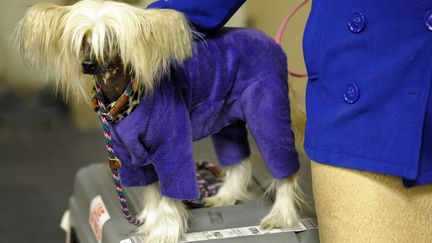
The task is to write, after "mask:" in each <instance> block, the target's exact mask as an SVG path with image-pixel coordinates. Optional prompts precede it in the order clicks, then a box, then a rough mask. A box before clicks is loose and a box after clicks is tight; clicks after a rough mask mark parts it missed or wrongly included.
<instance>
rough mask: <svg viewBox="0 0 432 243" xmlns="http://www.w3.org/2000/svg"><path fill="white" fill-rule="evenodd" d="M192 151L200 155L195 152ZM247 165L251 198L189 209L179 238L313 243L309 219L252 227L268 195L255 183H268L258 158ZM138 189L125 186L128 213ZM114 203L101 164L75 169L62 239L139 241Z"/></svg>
mask: <svg viewBox="0 0 432 243" xmlns="http://www.w3.org/2000/svg"><path fill="white" fill-rule="evenodd" d="M199 146H201V145H199ZM205 147H206V146H205ZM199 151H203V150H199ZM207 151H208V149H207ZM197 154H198V155H197ZM196 156H197V157H198V158H203V157H200V154H199V152H198V153H196ZM205 157H206V156H204V158H205ZM205 159H208V156H207V158H205ZM254 160H256V159H253V161H254ZM210 161H215V158H214V157H213V158H212V157H211V158H210ZM253 169H254V170H253V171H254V173H253V178H254V181H253V186H251V190H252V193H253V195H254V199H253V200H250V201H246V202H240V203H239V204H237V205H234V206H226V207H215V208H198V209H190V210H189V212H190V214H191V220H190V223H189V232H188V234H186V236H185V239H184V240H183V242H199V243H213V242H214V243H228V242H230V243H231V242H232V243H237V242H238V243H240V242H247V243H261V242H272V243H319V239H318V230H317V226H316V220H315V219H302V221H301V222H302V223H301V224H299V225H297V226H295V227H293V228H291V229H282V230H273V231H264V230H261V229H260V228H259V227H258V225H259V222H260V220H261V219H262V217H264V216H265V215H266V214H267V212H268V211H269V210H270V208H271V205H272V200H271V199H270V198H268V197H264V196H263V195H264V190H263V189H262V187H261V186H260V185H264V184H265V182H268V177H267V175H265V174H264V172H263V171H265V169H264V167H262V164H261V163H253ZM140 190H142V189H141V188H139V187H136V188H125V192H126V197H127V199H128V203H129V209H130V210H131V213H132V215H134V216H135V215H136V214H137V212H138V211H139V210H140V209H141V204H140V202H139V199H138V198H139V195H141V194H140ZM144 203H145V202H144ZM119 205H120V204H119V202H118V198H117V195H116V192H115V189H114V186H113V183H112V179H111V174H110V171H109V168H108V165H107V164H105V163H101V164H91V165H89V166H86V167H84V168H82V169H81V170H79V172H78V173H77V175H76V178H75V183H74V191H73V195H72V196H71V198H70V200H69V210H67V211H66V213H65V215H64V217H63V220H62V228H63V229H64V230H65V231H66V232H67V236H66V241H67V242H69V243H101V242H102V243H140V242H143V241H142V238H141V236H138V235H135V234H134V230H135V228H136V226H133V225H131V224H129V223H128V222H127V221H126V220H124V219H123V215H122V213H121V210H120V208H119ZM290 230H295V231H297V232H294V231H290Z"/></svg>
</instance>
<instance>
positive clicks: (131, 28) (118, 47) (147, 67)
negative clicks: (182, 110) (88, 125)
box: [15, 0, 192, 98]
mask: <svg viewBox="0 0 432 243" xmlns="http://www.w3.org/2000/svg"><path fill="white" fill-rule="evenodd" d="M15 35H16V37H17V43H18V45H19V49H20V52H21V55H22V56H23V58H24V60H25V61H26V62H27V63H28V64H30V65H32V66H35V67H38V68H43V69H45V70H46V72H47V74H48V75H49V76H50V79H51V80H53V81H55V82H56V84H57V86H58V87H60V88H61V89H62V90H63V91H64V93H65V94H66V97H72V98H82V97H86V98H88V97H87V96H88V87H89V84H91V83H92V82H90V81H89V78H91V76H88V75H84V74H83V67H82V64H83V61H85V59H86V58H91V59H94V60H95V61H96V62H97V63H99V64H100V65H102V66H106V65H107V64H109V63H110V62H112V61H113V60H115V59H120V60H121V62H122V67H123V68H124V71H125V72H130V73H131V74H132V75H133V76H134V79H135V81H136V83H137V84H138V86H139V87H141V88H142V89H143V90H144V91H145V92H151V91H152V90H153V88H154V86H155V82H157V81H158V80H159V79H160V78H161V77H162V76H163V75H165V74H167V73H168V72H169V68H170V65H172V64H173V63H182V62H183V61H184V60H186V59H187V58H188V57H189V56H190V55H191V53H192V44H191V43H192V34H191V30H190V27H189V24H188V22H187V20H186V18H185V17H184V16H183V15H182V14H181V13H179V12H177V11H174V10H162V9H140V8H138V7H134V6H131V5H128V4H125V3H119V2H112V1H100V0H83V1H80V2H78V3H76V4H74V5H70V6H58V5H55V4H48V3H41V4H36V5H34V6H33V7H31V8H30V9H29V10H28V11H27V12H26V14H25V16H24V18H23V19H22V20H21V21H20V22H19V24H18V26H17V28H16V34H15ZM86 46H87V49H89V51H90V55H88V54H86V53H85V51H84V49H85V47H86Z"/></svg>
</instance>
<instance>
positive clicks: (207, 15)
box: [148, 0, 246, 33]
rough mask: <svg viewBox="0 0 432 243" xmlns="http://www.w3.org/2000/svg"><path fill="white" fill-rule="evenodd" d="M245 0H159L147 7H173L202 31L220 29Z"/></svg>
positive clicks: (209, 31) (208, 31)
mask: <svg viewBox="0 0 432 243" xmlns="http://www.w3.org/2000/svg"><path fill="white" fill-rule="evenodd" d="M245 1H246V0H159V1H156V2H153V3H151V4H150V5H149V6H148V8H162V9H165V8H167V9H175V10H177V11H179V12H182V13H183V14H185V15H186V17H187V18H188V20H189V21H190V22H191V23H192V25H193V26H194V27H195V28H196V29H197V30H199V31H201V32H203V33H211V32H214V31H217V30H218V29H220V28H221V27H222V26H223V25H224V24H225V23H226V22H227V21H228V20H229V19H230V18H231V16H232V15H233V14H234V13H235V12H236V11H237V10H238V9H239V8H240V7H241V5H242V4H243V3H244V2H245Z"/></svg>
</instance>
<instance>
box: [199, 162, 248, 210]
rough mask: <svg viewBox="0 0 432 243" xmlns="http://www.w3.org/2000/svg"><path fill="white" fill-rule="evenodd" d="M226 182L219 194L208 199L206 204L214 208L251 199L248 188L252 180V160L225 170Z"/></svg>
mask: <svg viewBox="0 0 432 243" xmlns="http://www.w3.org/2000/svg"><path fill="white" fill-rule="evenodd" d="M224 173H225V181H224V183H223V184H222V186H221V187H220V189H219V191H218V193H217V194H216V195H215V196H213V197H210V198H206V199H205V201H206V204H207V205H208V206H212V207H218V206H225V205H234V204H235V203H236V201H238V200H247V199H249V198H250V195H249V194H248V191H247V187H248V185H249V183H250V181H251V179H252V164H251V162H250V158H246V159H244V160H242V161H241V162H240V163H238V164H235V165H231V166H227V167H225V168H224Z"/></svg>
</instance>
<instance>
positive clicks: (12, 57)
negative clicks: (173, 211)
mask: <svg viewBox="0 0 432 243" xmlns="http://www.w3.org/2000/svg"><path fill="white" fill-rule="evenodd" d="M37 2H39V1H34V0H3V1H2V2H1V8H0V53H1V57H0V105H1V108H0V110H1V112H0V156H1V157H0V160H1V162H0V164H1V170H0V215H1V217H2V218H3V220H1V222H0V242H2V243H3V242H5V243H9V242H15V243H16V242H19V243H21V242H44V243H51V242H62V241H64V233H63V231H62V230H61V229H60V227H59V223H60V220H61V217H62V214H63V212H64V211H65V210H66V209H67V207H68V198H69V196H70V195H71V193H72V188H73V179H74V175H75V173H76V172H77V170H78V169H79V168H81V167H83V166H84V165H87V164H90V163H95V162H103V161H105V154H106V152H105V148H104V143H103V136H102V132H101V129H100V128H99V123H98V121H97V118H96V116H95V114H94V113H93V111H92V110H91V109H90V107H89V105H88V104H67V103H65V102H64V101H63V99H62V96H61V94H57V93H56V92H55V90H54V88H53V87H50V86H47V85H46V84H47V80H46V79H45V77H44V74H42V73H40V72H38V70H34V69H30V68H27V67H25V65H24V64H23V63H22V60H21V58H20V56H19V55H18V52H17V51H16V47H15V46H14V42H13V38H12V36H13V30H14V27H15V25H16V23H17V22H18V21H19V19H20V18H21V17H22V16H23V14H24V12H25V10H26V9H27V8H28V7H29V6H31V5H33V4H35V3H37ZM44 2H53V3H57V4H62V5H64V4H70V3H72V2H73V1H70V0H69V1H68V0H64V1H61V0H57V1H49V0H47V1H44ZM128 2H130V3H133V4H137V5H139V6H142V7H145V6H146V5H147V4H148V3H149V2H151V1H145V0H143V1H139V0H136V1H133V0H132V1H128ZM298 2H299V1H288V0H272V1H262V0H248V1H247V2H246V4H245V5H244V6H243V7H242V8H241V9H240V11H238V13H237V14H236V15H235V16H234V17H233V18H232V19H231V21H230V22H229V23H228V25H229V26H248V27H254V28H258V29H260V30H262V31H264V32H266V33H267V34H268V35H270V36H275V34H276V32H277V29H278V27H279V24H280V22H281V21H282V20H283V18H284V17H285V16H286V15H287V13H288V12H289V11H290V10H291V9H292V8H293V7H294V5H296V4H298ZM309 10H310V3H309V4H308V5H306V6H305V7H303V8H302V9H301V10H300V11H299V12H298V14H296V15H295V16H294V18H293V19H292V20H291V21H290V23H289V24H288V27H287V30H286V33H285V36H284V39H283V43H282V44H283V47H284V49H285V51H286V53H287V55H288V60H289V66H290V67H291V68H293V69H295V70H298V71H302V72H305V67H304V62H303V55H302V44H301V43H302V37H303V29H304V26H305V23H306V20H307V16H308V14H309ZM289 85H290V96H291V103H292V106H293V110H294V112H298V114H299V116H300V117H303V118H302V119H300V120H299V121H296V120H294V121H293V122H294V123H295V124H294V126H295V127H294V130H295V133H296V136H297V137H298V138H300V139H297V142H296V143H297V144H296V146H297V149H298V150H299V152H300V153H301V156H302V160H303V161H307V158H306V156H305V155H304V152H303V149H302V139H301V138H302V137H303V135H302V133H303V126H304V93H305V85H306V78H295V77H290V80H289ZM210 150H211V148H209V153H212V151H210ZM302 170H303V171H302V173H304V174H305V176H304V177H303V178H304V180H305V181H306V182H305V183H306V184H308V181H309V183H310V177H309V172H308V171H309V167H308V164H307V163H304V166H303V169H302ZM306 187H308V186H307V185H306ZM306 191H307V192H308V193H310V192H309V191H310V190H309V188H307V189H306Z"/></svg>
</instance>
